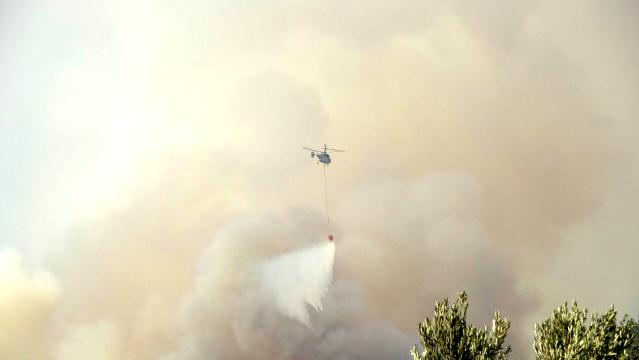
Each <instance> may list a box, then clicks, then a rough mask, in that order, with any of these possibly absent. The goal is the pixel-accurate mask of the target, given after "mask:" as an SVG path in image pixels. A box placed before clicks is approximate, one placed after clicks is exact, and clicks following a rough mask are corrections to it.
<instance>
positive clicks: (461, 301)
mask: <svg viewBox="0 0 639 360" xmlns="http://www.w3.org/2000/svg"><path fill="white" fill-rule="evenodd" d="M467 310H468V295H467V294H466V292H464V291H462V292H460V293H459V295H458V297H457V300H456V301H455V303H454V304H452V305H450V306H449V304H448V299H444V300H443V301H442V302H437V303H435V315H434V317H433V319H429V318H426V320H424V322H422V323H420V324H419V335H420V337H421V343H422V346H423V347H424V348H423V350H422V351H421V353H420V352H418V350H417V348H416V347H413V349H412V350H411V354H412V356H413V359H414V360H471V359H472V360H475V359H477V360H488V359H491V360H492V359H507V358H508V353H510V350H511V349H510V346H507V347H506V348H504V346H503V345H504V339H505V338H506V334H507V332H508V328H509V327H510V321H509V320H506V319H504V318H502V317H500V316H499V312H495V317H494V320H493V324H492V329H491V331H490V332H489V331H488V329H487V328H485V327H484V328H483V329H477V328H476V327H474V326H472V325H470V324H468V323H467V321H466V311H467Z"/></svg>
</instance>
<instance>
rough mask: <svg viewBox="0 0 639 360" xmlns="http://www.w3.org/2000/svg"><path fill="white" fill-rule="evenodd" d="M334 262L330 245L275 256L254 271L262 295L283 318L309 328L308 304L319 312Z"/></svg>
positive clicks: (332, 245) (330, 279)
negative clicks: (271, 302)
mask: <svg viewBox="0 0 639 360" xmlns="http://www.w3.org/2000/svg"><path fill="white" fill-rule="evenodd" d="M334 261H335V244H334V243H332V242H331V243H327V244H322V245H317V246H313V247H311V248H306V249H302V250H299V251H295V252H291V253H286V254H283V255H280V256H277V257H276V258H274V259H272V260H269V261H266V262H265V263H263V264H262V265H260V266H259V267H258V268H257V269H256V270H257V274H256V276H257V279H258V281H259V284H260V286H261V293H262V294H264V295H265V296H266V297H268V298H269V299H271V300H272V301H273V305H274V306H275V307H276V308H277V310H278V311H280V312H281V313H282V314H283V315H285V316H287V317H289V318H292V319H295V320H298V321H300V322H301V323H304V324H305V325H309V313H308V308H307V305H310V306H312V307H313V308H314V309H315V310H316V311H321V310H322V299H323V298H324V296H325V295H326V291H327V290H328V287H329V285H330V284H331V281H332V278H333V263H334Z"/></svg>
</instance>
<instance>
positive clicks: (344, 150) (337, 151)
mask: <svg viewBox="0 0 639 360" xmlns="http://www.w3.org/2000/svg"><path fill="white" fill-rule="evenodd" d="M326 150H331V151H337V152H346V150H338V149H331V148H329V147H327V148H326Z"/></svg>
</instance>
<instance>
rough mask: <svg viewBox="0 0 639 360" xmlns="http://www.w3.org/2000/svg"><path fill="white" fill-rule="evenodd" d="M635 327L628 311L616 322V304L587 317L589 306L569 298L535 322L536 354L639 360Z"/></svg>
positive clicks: (541, 359) (542, 359)
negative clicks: (601, 313)
mask: <svg viewBox="0 0 639 360" xmlns="http://www.w3.org/2000/svg"><path fill="white" fill-rule="evenodd" d="M636 331H637V325H636V323H635V322H634V321H633V320H632V319H630V318H629V317H628V315H625V316H624V317H623V319H622V320H621V322H620V323H617V310H615V308H614V306H612V307H610V309H609V310H608V311H607V312H606V313H604V314H603V315H597V314H596V313H593V314H592V316H591V317H590V321H588V309H586V308H584V309H583V310H582V309H579V307H578V306H577V303H576V302H575V301H573V303H572V305H571V306H568V303H567V302H566V303H564V304H563V305H561V306H560V307H559V308H557V309H555V311H553V314H552V316H551V317H550V318H548V319H546V320H545V321H544V322H542V323H541V324H536V325H535V344H534V348H535V354H536V355H537V359H538V360H581V359H588V360H589V359H618V360H637V359H639V349H638V348H637V346H636V343H633V341H634V337H635V336H636V335H635V334H636Z"/></svg>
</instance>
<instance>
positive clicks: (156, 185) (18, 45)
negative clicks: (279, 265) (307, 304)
mask: <svg viewBox="0 0 639 360" xmlns="http://www.w3.org/2000/svg"><path fill="white" fill-rule="evenodd" d="M58 5H60V6H58ZM3 7H4V8H7V9H8V10H7V11H6V12H5V11H2V12H1V13H3V14H12V16H9V17H8V18H10V19H14V20H11V21H6V22H5V21H3V22H1V23H2V25H1V26H2V29H3V31H1V32H0V50H4V51H0V53H2V54H3V55H2V57H0V78H2V79H3V83H4V84H6V87H5V89H7V90H5V92H6V93H7V94H4V95H6V96H2V97H0V98H2V99H0V112H1V113H3V114H6V118H7V119H31V120H29V122H28V126H26V125H25V126H26V127H25V128H22V127H20V126H18V125H13V124H11V126H9V127H4V128H5V129H10V131H9V130H8V131H6V132H5V131H2V132H0V142H2V143H3V144H25V145H21V146H24V147H25V148H24V149H22V148H20V147H15V148H14V147H10V149H9V150H7V152H4V151H2V152H0V157H2V159H3V161H4V158H5V157H7V156H6V155H3V154H23V155H24V156H22V155H20V157H16V156H17V155H16V156H13V155H12V156H10V157H11V158H12V159H21V160H20V161H15V160H12V162H11V163H10V164H13V163H16V164H18V165H16V166H7V168H10V169H14V171H15V177H13V176H2V177H0V187H2V188H3V189H7V190H9V191H7V193H10V194H12V195H11V196H9V197H7V199H9V200H7V202H6V204H3V205H0V206H2V208H1V209H0V211H1V212H2V213H3V214H4V213H7V214H10V216H9V217H7V218H6V219H19V220H20V223H24V226H15V223H14V221H13V220H11V221H7V222H10V223H12V224H13V225H11V226H4V223H3V224H2V226H3V227H2V229H0V234H2V243H1V244H2V245H3V246H5V245H6V244H7V241H9V240H5V238H6V239H10V241H11V242H12V243H10V244H11V245H14V246H15V247H17V248H18V250H19V251H20V252H23V253H24V256H25V259H26V261H25V265H24V266H23V268H22V270H20V271H22V272H23V273H26V274H28V273H29V272H30V269H34V268H45V269H48V270H49V272H51V273H52V276H54V277H55V279H56V280H55V283H56V284H57V285H56V289H57V290H56V291H55V295H53V293H51V294H49V295H51V296H49V295H47V296H44V297H42V296H40V295H37V296H35V297H30V298H31V299H35V300H34V301H27V302H20V306H18V305H17V303H16V301H13V300H12V301H11V302H10V304H11V305H10V306H11V308H13V309H19V311H18V312H16V314H20V316H22V317H25V318H30V319H32V318H33V319H36V320H37V321H36V320H34V322H24V321H21V322H20V323H21V324H23V325H24V326H23V325H20V326H23V327H22V328H21V327H16V326H18V325H15V324H18V322H16V323H15V324H14V323H10V324H9V323H3V324H9V325H6V326H7V327H8V328H6V329H4V328H3V332H5V331H6V332H8V333H14V334H16V337H15V339H16V340H15V342H14V343H12V344H21V343H23V342H24V341H26V340H25V339H24V337H23V336H19V335H20V334H23V333H29V334H39V335H37V336H36V338H37V339H36V340H33V339H34V338H33V337H31V340H30V341H31V342H32V343H33V344H36V343H37V344H36V345H37V346H35V345H34V346H35V348H37V349H39V350H38V351H39V353H38V355H42V357H44V358H47V355H48V357H49V358H56V357H57V358H59V359H71V358H73V356H76V358H77V357H78V356H85V358H86V357H88V356H89V355H87V354H86V353H84V351H87V350H83V349H88V348H92V349H102V350H103V351H102V352H101V354H103V356H105V358H109V357H111V358H113V357H116V358H121V357H120V356H121V355H122V354H127V355H129V356H130V357H131V359H149V358H160V357H166V358H168V359H198V358H219V359H244V358H249V357H250V358H257V359H259V358H265V359H271V358H275V357H276V356H280V357H281V358H284V359H288V358H290V359H304V358H315V359H364V358H366V359H371V358H372V359H375V358H385V359H388V358H391V359H395V358H396V359H400V358H406V356H407V355H408V353H407V350H408V348H409V347H410V346H411V345H413V344H415V343H417V339H416V329H417V327H416V325H417V322H419V321H421V320H422V319H423V318H424V317H425V316H428V315H430V313H431V311H432V306H433V303H434V301H435V300H438V299H441V298H442V297H444V296H447V297H452V296H454V295H455V293H456V292H457V291H458V290H459V289H462V288H465V289H468V290H469V293H470V300H471V308H470V315H471V318H472V320H473V321H474V322H475V323H476V324H477V325H480V326H481V325H484V324H487V321H488V320H489V318H490V315H491V314H492V312H493V310H496V309H500V310H502V312H503V313H504V314H505V315H506V316H507V317H510V318H512V319H513V328H512V330H511V335H510V336H509V342H510V343H511V344H513V345H514V348H515V352H516V355H521V356H522V357H527V356H528V357H530V346H529V345H530V339H531V336H530V334H529V332H530V331H531V329H532V323H533V322H534V321H538V320H540V319H541V318H542V317H543V316H545V315H547V314H548V313H549V312H550V311H551V309H552V308H553V307H554V306H556V305H557V304H558V303H559V302H562V301H563V300H566V299H569V298H572V297H576V298H577V299H578V300H579V301H580V303H581V304H584V305H586V306H591V307H593V308H595V309H598V308H599V309H600V308H605V307H607V306H608V305H609V304H610V303H615V304H616V305H617V306H618V307H619V308H620V309H621V311H622V312H628V313H631V314H636V313H637V309H639V302H638V301H639V300H637V299H639V293H637V290H636V289H635V288H634V287H632V286H622V285H623V284H632V282H633V281H634V279H635V278H636V277H637V276H639V273H637V271H639V270H637V268H636V266H634V263H635V261H634V257H636V256H634V255H633V254H636V253H637V251H639V249H638V248H637V244H638V243H637V242H636V241H635V240H636V237H637V235H639V229H637V226H636V221H635V218H634V216H633V215H634V214H636V213H637V211H638V210H639V209H637V206H636V205H635V204H636V203H637V202H636V201H634V197H633V195H632V194H636V193H639V189H638V188H637V186H639V185H637V184H639V181H635V180H636V179H638V178H639V175H638V174H639V156H638V154H639V138H638V136H639V135H637V134H639V128H638V125H637V122H636V119H637V116H638V115H639V108H638V107H637V102H636V99H637V94H639V88H638V86H639V85H638V84H639V81H637V79H638V76H637V69H636V66H635V64H636V63H639V50H638V49H637V45H636V43H637V42H636V36H635V34H636V33H637V31H636V30H637V28H639V27H638V25H639V24H638V23H637V19H639V16H637V10H638V9H637V6H636V5H635V3H634V2H633V1H625V2H616V3H614V4H608V3H605V4H604V3H600V2H596V1H586V2H584V1H579V2H577V1H574V2H563V3H561V4H558V3H556V2H551V1H539V2H534V3H530V2H512V1H509V2H506V1H497V2H493V3H491V4H490V5H485V4H482V5H481V6H480V5H478V4H475V3H473V2H468V1H455V2H452V3H449V2H447V3H444V2H439V1H426V2H424V1H400V2H393V3H392V4H391V3H390V2H385V1H374V2H366V4H364V3H361V4H358V3H350V4H348V5H345V4H343V3H340V2H333V1H329V2H323V3H321V4H320V3H315V2H305V3H294V4H293V3H289V2H286V1H278V2H270V3H268V4H266V3H264V4H253V5H247V4H237V5H231V4H222V3H219V2H209V1H207V2H199V1H194V2H191V3H189V4H185V5H183V6H182V5H181V6H180V7H174V6H171V5H157V4H155V5H154V6H153V7H152V8H153V9H151V6H149V4H146V3H145V2H136V3H130V2H127V3H122V2H118V1H116V2H112V3H109V4H107V5H98V4H96V3H91V2H82V6H77V7H74V6H62V4H53V5H42V6H40V5H39V6H38V7H37V10H38V11H37V14H36V11H35V9H36V7H35V5H33V4H30V3H28V2H27V3H24V2H21V3H7V4H4V5H3ZM29 14H33V15H29ZM139 14H145V16H143V17H141V16H140V15H139ZM13 15H15V16H13ZM0 16H1V15H0ZM5 16H6V15H5ZM69 34H73V36H68V35H69ZM42 44H47V46H42ZM0 91H2V90H0ZM25 121H26V120H25ZM5 122H6V121H5ZM25 124H26V123H25ZM16 139H17V140H16ZM33 139H40V140H41V141H40V140H39V141H34V140H33ZM9 140H11V141H9ZM18 140H20V141H18ZM22 140H25V141H22ZM26 140H29V141H26ZM325 142H326V143H328V144H329V145H330V144H334V145H335V146H336V147H337V146H339V147H343V148H345V149H346V150H348V152H347V153H345V154H339V155H338V157H337V156H336V158H335V162H334V163H333V164H332V165H331V168H329V170H328V174H329V203H330V205H331V210H332V214H333V215H334V227H333V228H332V230H331V231H333V232H334V233H335V235H336V239H337V249H336V262H335V283H334V285H333V286H332V287H330V288H329V289H328V292H327V294H326V298H325V300H324V304H323V307H324V309H323V311H321V312H314V311H311V312H310V324H311V325H310V326H309V327H307V326H304V325H303V324H300V323H299V322H297V321H294V320H291V319H290V318H287V317H283V316H281V311H278V310H277V307H276V306H275V307H274V306H272V304H268V303H265V302H256V303H255V304H254V305H255V306H252V304H253V303H251V302H250V301H249V300H251V299H250V297H248V298H247V297H246V294H247V292H246V289H247V286H248V285H247V284H249V283H250V281H251V277H250V276H249V274H250V271H248V270H247V269H255V268H259V266H260V264H264V263H265V262H268V261H269V260H272V259H274V258H277V257H279V256H283V255H284V254H288V253H291V252H294V251H296V250H299V249H302V248H306V247H308V246H312V245H313V244H315V243H316V242H317V241H318V239H321V238H323V237H324V236H325V232H326V230H325V229H326V228H325V224H324V218H323V216H324V214H323V212H324V210H323V206H324V204H323V194H322V186H323V184H322V180H321V179H322V178H321V177H322V173H321V168H319V167H314V164H313V163H312V160H311V159H309V158H308V154H305V153H303V152H302V151H301V149H299V148H300V147H302V146H314V145H315V146H316V145H321V144H323V143H325ZM29 144H31V145H29ZM16 146H17V145H16ZM297 150H300V151H299V152H298V151H297ZM10 175H11V174H10ZM7 179H10V180H7ZM16 179H27V181H22V180H20V181H18V180H16ZM29 179H31V180H29ZM122 183H124V184H125V185H126V186H125V185H122ZM16 184H20V186H19V187H18V185H16ZM111 198H113V199H116V200H117V201H115V205H113V204H110V203H109V206H106V205H104V206H103V205H102V204H103V203H102V202H103V201H105V200H104V199H111ZM12 202H16V203H18V202H19V203H20V204H22V205H20V206H17V205H11V204H12ZM7 204H8V205H7ZM25 204H28V206H27V205H25ZM15 228H20V229H23V230H20V231H19V232H15V231H14V230H12V229H15ZM23 237H24V239H22V238H23ZM16 243H17V244H16ZM32 255H33V256H32ZM13 273H15V271H14V272H13ZM28 278H29V276H28V275H26V277H24V276H23V277H22V279H23V280H24V279H27V280H28ZM611 278H612V279H616V280H617V281H609V280H610V279H611ZM27 280H24V282H25V283H29V281H27ZM30 281H31V283H33V282H34V281H35V280H33V279H31V280H30ZM593 281H594V282H595V283H597V284H598V285H597V286H593V285H592V284H593ZM30 286H31V285H29V286H27V287H26V288H29V289H32V290H33V289H35V288H38V287H37V286H35V287H33V286H31V287H30ZM38 289H39V288H38ZM16 291H17V290H15V288H12V287H9V286H7V285H6V284H4V283H2V285H0V294H3V295H2V296H4V297H0V299H15V298H16V297H15V294H17V292H16ZM29 291H31V290H29ZM33 291H35V290H33ZM36 292H37V291H36ZM38 294H41V293H38ZM243 295H244V297H243ZM30 314H39V315H38V316H35V317H31V315H30ZM11 324H14V325H11ZM20 329H22V330H24V331H22V330H20ZM18 330H20V331H18ZM81 333H84V334H86V336H84V337H83V336H80V334H81ZM18 347H19V346H17V345H16V346H14V345H11V346H9V347H4V348H2V349H0V353H1V351H5V353H6V351H9V353H10V354H13V353H11V351H13V350H12V349H17V348H18ZM7 349H9V350H7ZM253 349H259V350H260V353H259V355H256V354H255V353H253V352H252V351H253ZM83 354H84V355H83ZM96 356H97V355H96ZM10 357H11V356H10Z"/></svg>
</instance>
